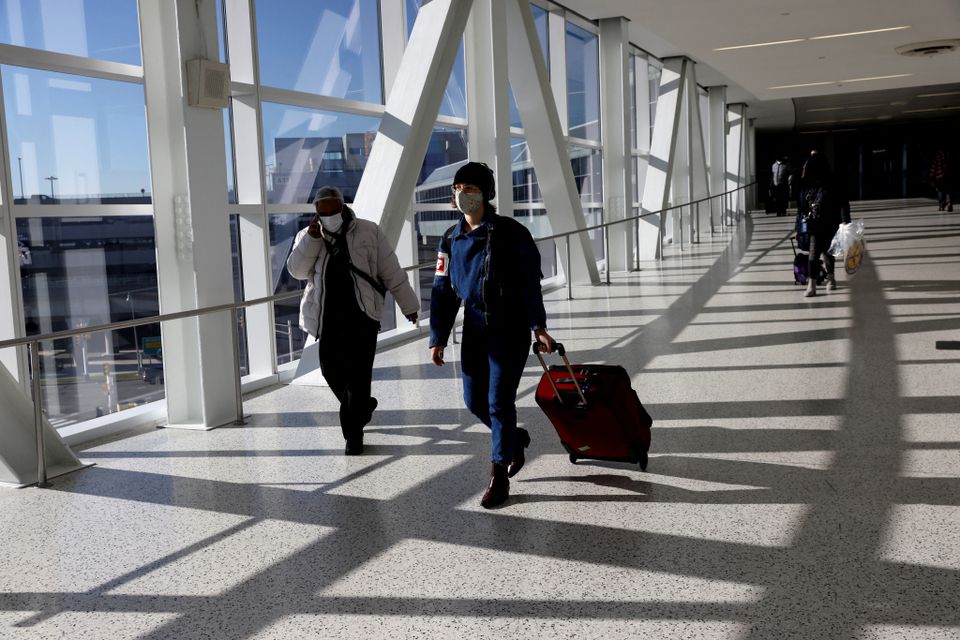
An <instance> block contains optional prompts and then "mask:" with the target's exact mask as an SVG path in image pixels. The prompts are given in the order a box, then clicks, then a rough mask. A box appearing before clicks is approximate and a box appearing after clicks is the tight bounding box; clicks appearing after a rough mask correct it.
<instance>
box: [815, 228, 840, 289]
mask: <svg viewBox="0 0 960 640" xmlns="http://www.w3.org/2000/svg"><path fill="white" fill-rule="evenodd" d="M833 235H834V234H833V232H831V231H820V232H817V233H811V234H810V271H809V273H810V276H809V277H810V280H811V281H812V282H818V281H819V280H820V255H821V254H823V265H824V267H825V268H826V271H827V275H828V276H830V277H833V271H834V267H835V264H836V258H834V257H833V256H832V255H830V254H829V253H827V249H829V248H830V243H831V242H833Z"/></svg>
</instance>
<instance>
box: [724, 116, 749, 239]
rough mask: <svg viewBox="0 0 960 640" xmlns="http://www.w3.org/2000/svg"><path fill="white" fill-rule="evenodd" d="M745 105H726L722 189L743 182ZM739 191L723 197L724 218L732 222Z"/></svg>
mask: <svg viewBox="0 0 960 640" xmlns="http://www.w3.org/2000/svg"><path fill="white" fill-rule="evenodd" d="M746 112H747V105H745V104H743V103H742V102H739V103H736V104H730V105H727V125H726V126H727V170H726V173H725V178H726V186H725V189H724V191H733V190H734V189H737V188H739V187H740V186H741V185H742V184H743V180H742V175H743V164H744V163H743V147H744V137H745V136H744V129H745V127H746V124H747V123H746V119H745V118H746ZM740 195H741V194H740V192H739V191H737V192H736V193H732V194H730V195H729V196H728V197H726V198H724V202H725V205H724V209H725V211H724V220H725V221H726V222H727V224H733V222H734V221H735V220H736V218H737V215H738V214H737V212H738V211H739V210H740Z"/></svg>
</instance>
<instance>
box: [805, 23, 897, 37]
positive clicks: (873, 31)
mask: <svg viewBox="0 0 960 640" xmlns="http://www.w3.org/2000/svg"><path fill="white" fill-rule="evenodd" d="M909 28H910V26H909V25H905V26H902V27H886V28H884V29H868V30H867V31H851V32H849V33H831V34H829V35H825V36H813V37H812V38H810V39H811V40H829V39H831V38H846V37H848V36H865V35H867V34H870V33H886V32H887V31H902V30H904V29H909Z"/></svg>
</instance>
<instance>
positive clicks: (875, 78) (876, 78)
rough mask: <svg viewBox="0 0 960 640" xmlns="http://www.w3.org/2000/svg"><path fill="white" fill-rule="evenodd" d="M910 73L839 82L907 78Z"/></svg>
mask: <svg viewBox="0 0 960 640" xmlns="http://www.w3.org/2000/svg"><path fill="white" fill-rule="evenodd" d="M912 75H913V74H912V73H897V74H894V75H892V76H872V77H870V78H851V79H849V80H841V81H840V82H868V81H870V80H889V79H891V78H906V77H907V76H912Z"/></svg>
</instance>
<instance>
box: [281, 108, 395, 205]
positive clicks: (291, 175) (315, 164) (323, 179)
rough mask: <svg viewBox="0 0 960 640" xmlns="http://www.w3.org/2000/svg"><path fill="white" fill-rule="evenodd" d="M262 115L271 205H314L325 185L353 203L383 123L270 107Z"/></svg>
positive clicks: (376, 120)
mask: <svg viewBox="0 0 960 640" xmlns="http://www.w3.org/2000/svg"><path fill="white" fill-rule="evenodd" d="M262 111H263V143H264V146H265V149H264V153H265V157H266V167H265V170H266V175H267V202H268V203H281V204H293V203H298V204H299V203H308V202H313V196H314V194H315V193H316V191H317V189H319V188H320V187H322V186H324V185H330V186H334V187H338V188H339V189H340V191H342V192H343V196H344V199H345V200H346V201H347V202H353V197H354V195H355V194H356V192H357V187H358V186H359V185H360V177H361V176H362V174H363V169H364V168H365V167H366V166H367V159H368V158H369V157H370V150H371V148H372V147H373V141H374V139H375V138H376V135H377V129H378V128H379V127H380V119H379V118H371V117H368V116H358V115H352V114H347V113H337V112H334V111H318V110H316V109H306V108H302V107H290V106H285V105H279V104H272V103H269V102H265V103H263V110H262Z"/></svg>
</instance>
